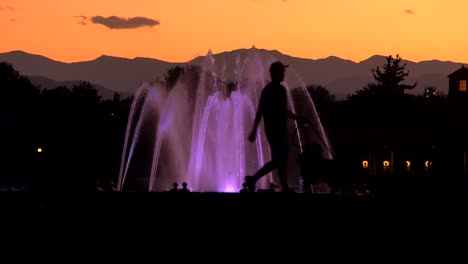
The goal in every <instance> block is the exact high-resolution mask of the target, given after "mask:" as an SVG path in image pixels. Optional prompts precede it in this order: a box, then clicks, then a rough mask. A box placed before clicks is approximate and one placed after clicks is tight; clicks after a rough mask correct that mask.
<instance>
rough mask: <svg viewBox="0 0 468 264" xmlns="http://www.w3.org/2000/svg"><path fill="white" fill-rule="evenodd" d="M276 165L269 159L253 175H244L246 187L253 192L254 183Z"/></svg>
mask: <svg viewBox="0 0 468 264" xmlns="http://www.w3.org/2000/svg"><path fill="white" fill-rule="evenodd" d="M277 167H278V165H277V163H276V162H273V161H269V162H267V163H265V165H263V167H262V168H261V169H260V170H258V171H257V173H255V175H253V176H245V183H246V184H247V188H249V192H255V183H256V182H257V181H258V180H259V179H260V178H261V177H263V176H265V175H267V174H268V173H270V172H272V171H273V170H274V169H276V168H277Z"/></svg>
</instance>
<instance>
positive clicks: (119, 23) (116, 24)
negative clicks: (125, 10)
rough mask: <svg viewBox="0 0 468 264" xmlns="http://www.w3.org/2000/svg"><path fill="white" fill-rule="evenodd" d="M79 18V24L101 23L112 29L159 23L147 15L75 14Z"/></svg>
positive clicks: (148, 25)
mask: <svg viewBox="0 0 468 264" xmlns="http://www.w3.org/2000/svg"><path fill="white" fill-rule="evenodd" d="M75 18H77V19H78V20H79V21H78V24H80V25H87V24H88V23H92V24H101V25H103V26H106V27H108V28H110V29H134V28H140V27H154V26H157V25H159V24H160V23H159V20H155V19H151V18H147V17H141V16H138V17H131V18H123V17H118V16H109V17H103V16H92V17H87V16H75Z"/></svg>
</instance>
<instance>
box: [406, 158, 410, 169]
mask: <svg viewBox="0 0 468 264" xmlns="http://www.w3.org/2000/svg"><path fill="white" fill-rule="evenodd" d="M406 167H407V168H410V167H411V161H409V160H407V161H406Z"/></svg>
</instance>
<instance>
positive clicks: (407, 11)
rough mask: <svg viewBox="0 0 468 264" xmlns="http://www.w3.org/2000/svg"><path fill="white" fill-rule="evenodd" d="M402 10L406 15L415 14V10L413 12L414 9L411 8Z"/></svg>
mask: <svg viewBox="0 0 468 264" xmlns="http://www.w3.org/2000/svg"><path fill="white" fill-rule="evenodd" d="M404 12H405V14H408V15H415V14H416V12H414V11H413V10H411V9H405V11H404Z"/></svg>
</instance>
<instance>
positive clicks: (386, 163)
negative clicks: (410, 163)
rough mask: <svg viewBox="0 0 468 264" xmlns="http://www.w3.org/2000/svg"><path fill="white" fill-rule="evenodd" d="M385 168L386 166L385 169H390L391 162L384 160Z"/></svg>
mask: <svg viewBox="0 0 468 264" xmlns="http://www.w3.org/2000/svg"><path fill="white" fill-rule="evenodd" d="M383 166H384V168H388V167H390V161H388V160H384V162H383Z"/></svg>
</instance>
